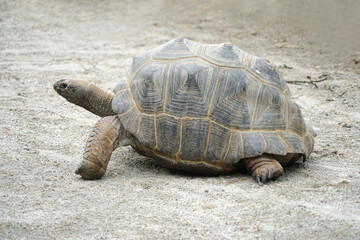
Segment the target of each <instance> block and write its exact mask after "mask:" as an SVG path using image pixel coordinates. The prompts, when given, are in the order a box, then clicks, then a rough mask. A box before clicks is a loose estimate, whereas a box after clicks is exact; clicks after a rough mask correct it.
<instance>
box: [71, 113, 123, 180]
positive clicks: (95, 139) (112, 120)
mask: <svg viewBox="0 0 360 240" xmlns="http://www.w3.org/2000/svg"><path fill="white" fill-rule="evenodd" d="M120 128H122V126H121V123H120V120H119V118H118V117H117V116H109V117H104V118H102V119H100V120H99V121H98V122H97V123H96V125H95V127H94V129H93V130H92V132H91V133H90V136H89V138H88V140H87V142H86V146H85V153H84V155H83V160H82V161H81V163H80V165H79V167H78V169H77V170H76V172H75V173H76V174H80V175H81V176H82V177H83V178H84V179H89V180H93V179H99V178H101V177H102V176H103V175H104V173H105V171H106V168H107V165H108V163H109V160H110V157H111V154H112V152H113V150H114V149H115V148H116V147H118V145H119V142H120V140H121V138H122V137H123V134H122V133H121V131H120Z"/></svg>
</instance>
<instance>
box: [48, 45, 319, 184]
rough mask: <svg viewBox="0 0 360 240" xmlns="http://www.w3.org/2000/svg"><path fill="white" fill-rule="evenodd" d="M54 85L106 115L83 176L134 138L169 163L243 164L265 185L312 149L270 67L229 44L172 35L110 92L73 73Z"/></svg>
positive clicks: (205, 169)
mask: <svg viewBox="0 0 360 240" xmlns="http://www.w3.org/2000/svg"><path fill="white" fill-rule="evenodd" d="M54 89H55V90H56V92H57V93H58V94H60V95H61V96H62V97H64V98H65V99H66V100H67V101H69V102H71V103H74V104H76V105H79V106H81V107H83V108H85V109H87V110H89V111H90V112H92V113H94V114H96V115H98V116H100V117H102V118H101V119H100V120H99V121H98V122H97V123H96V125H95V127H94V129H93V130H92V132H91V133H90V136H89V138H88V140H87V142H86V146H85V152H84V155H83V160H82V161H81V163H80V165H79V167H78V169H77V170H76V173H77V174H80V175H81V176H82V178H84V179H99V178H101V177H102V176H103V175H104V173H105V171H106V168H107V165H108V162H109V160H110V157H111V154H112V152H113V150H114V149H115V148H117V147H119V146H127V145H131V146H132V147H133V148H134V149H135V150H136V151H137V152H138V153H140V154H142V155H145V156H148V157H152V158H155V159H157V160H158V161H159V163H160V165H162V166H165V167H168V168H173V169H180V170H183V171H188V172H192V173H197V174H205V175H220V174H230V173H233V172H235V171H240V170H245V171H248V172H249V173H250V174H252V176H253V177H254V179H255V180H256V181H257V182H263V183H264V182H266V181H268V180H270V179H276V178H277V177H279V176H280V175H281V174H283V171H284V170H283V166H286V165H288V164H290V163H293V162H295V161H296V160H298V159H300V158H302V160H303V161H305V160H306V159H307V158H308V157H309V155H310V153H311V152H312V150H313V147H314V137H315V136H316V133H315V132H314V130H313V129H312V127H310V126H309V125H307V124H306V123H305V121H304V119H303V117H302V114H301V110H300V108H299V106H298V105H297V104H296V103H295V102H294V101H293V100H292V98H291V94H290V91H289V88H288V86H287V84H286V82H285V81H284V80H283V78H282V77H281V75H280V74H279V72H278V70H277V69H276V68H275V66H274V65H273V64H271V63H270V62H269V61H268V60H266V59H264V58H260V57H255V56H252V55H250V54H247V53H246V52H244V51H242V50H241V49H239V48H237V47H236V46H234V44H232V43H229V42H226V43H222V44H200V43H198V42H194V41H191V40H188V39H185V38H176V39H173V40H171V41H168V42H166V43H165V44H163V45H161V46H159V47H157V48H155V49H152V50H150V51H147V52H145V53H142V54H140V55H138V56H136V57H135V58H134V59H133V62H132V65H131V67H130V69H129V71H128V72H127V74H126V76H125V77H124V78H121V79H120V81H119V82H118V83H117V84H116V85H115V87H114V90H113V91H114V94H112V93H109V92H107V91H105V90H102V89H101V88H99V87H97V86H96V85H95V84H93V83H89V82H87V81H85V80H77V79H62V80H59V81H57V82H56V83H55V84H54Z"/></svg>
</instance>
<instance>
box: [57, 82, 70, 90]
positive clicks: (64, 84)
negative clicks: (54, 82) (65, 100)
mask: <svg viewBox="0 0 360 240" xmlns="http://www.w3.org/2000/svg"><path fill="white" fill-rule="evenodd" d="M67 86H68V85H67V84H66V83H62V84H60V86H59V88H60V89H65V88H67Z"/></svg>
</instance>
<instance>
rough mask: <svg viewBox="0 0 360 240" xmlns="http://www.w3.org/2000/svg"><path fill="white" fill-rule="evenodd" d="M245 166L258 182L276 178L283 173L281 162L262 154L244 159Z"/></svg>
mask: <svg viewBox="0 0 360 240" xmlns="http://www.w3.org/2000/svg"><path fill="white" fill-rule="evenodd" d="M244 163H245V167H246V169H247V171H248V172H249V173H251V174H252V176H253V177H254V179H255V180H256V181H257V182H258V183H259V182H260V181H261V182H262V183H265V182H266V181H267V180H270V179H276V178H278V177H279V176H280V175H282V174H283V173H284V169H283V167H282V166H281V164H280V163H279V162H278V161H277V160H276V159H275V158H273V157H271V156H268V155H262V156H259V157H255V158H248V159H245V160H244Z"/></svg>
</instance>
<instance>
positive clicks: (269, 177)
mask: <svg viewBox="0 0 360 240" xmlns="http://www.w3.org/2000/svg"><path fill="white" fill-rule="evenodd" d="M273 174H274V172H273V170H272V169H271V170H269V175H268V179H271V178H272V176H273Z"/></svg>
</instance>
